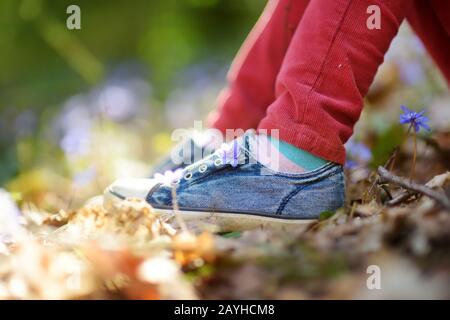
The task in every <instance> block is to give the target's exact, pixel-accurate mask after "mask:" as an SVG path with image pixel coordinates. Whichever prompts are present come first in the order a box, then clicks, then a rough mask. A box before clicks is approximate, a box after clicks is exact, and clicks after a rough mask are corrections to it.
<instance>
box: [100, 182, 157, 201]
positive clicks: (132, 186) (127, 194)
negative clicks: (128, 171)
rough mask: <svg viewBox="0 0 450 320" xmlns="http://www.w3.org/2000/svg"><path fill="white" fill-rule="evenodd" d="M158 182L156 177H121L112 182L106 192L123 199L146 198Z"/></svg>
mask: <svg viewBox="0 0 450 320" xmlns="http://www.w3.org/2000/svg"><path fill="white" fill-rule="evenodd" d="M156 184H157V182H156V181H155V180H154V179H119V180H116V181H115V182H114V183H113V184H111V185H110V186H109V187H108V188H107V189H106V190H105V192H109V193H111V194H112V195H114V196H116V197H118V198H121V199H127V198H138V199H145V198H146V197H147V194H148V193H149V191H150V190H151V189H152V188H153V187H154V186H155V185H156Z"/></svg>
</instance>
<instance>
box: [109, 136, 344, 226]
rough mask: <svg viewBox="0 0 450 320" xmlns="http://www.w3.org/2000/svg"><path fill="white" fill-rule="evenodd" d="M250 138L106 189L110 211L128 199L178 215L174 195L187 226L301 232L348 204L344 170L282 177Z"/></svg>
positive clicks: (332, 168) (325, 168)
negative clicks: (163, 172) (261, 157)
mask: <svg viewBox="0 0 450 320" xmlns="http://www.w3.org/2000/svg"><path fill="white" fill-rule="evenodd" d="M252 135H253V133H246V134H245V135H244V136H242V137H241V138H239V139H237V140H233V141H232V142H231V143H230V144H227V145H225V147H222V148H220V149H219V150H217V151H216V152H214V153H213V154H211V155H210V156H207V157H206V158H204V159H202V160H200V161H198V162H196V163H194V164H192V165H189V166H187V167H186V168H184V169H179V170H177V171H175V172H171V173H170V174H166V175H165V176H162V175H160V176H157V177H156V178H155V179H121V180H117V181H116V182H114V183H113V184H111V185H110V186H109V187H108V188H106V190H105V193H104V204H105V207H107V208H108V207H110V206H112V205H113V204H114V201H120V200H125V199H128V198H140V199H145V200H146V201H147V202H148V203H149V204H150V205H151V206H152V207H153V208H154V210H155V212H157V213H161V214H166V213H172V212H173V204H174V202H173V199H172V194H173V193H172V190H173V188H174V189H175V191H176V200H177V204H178V207H179V212H180V214H181V216H182V218H183V219H184V220H186V221H188V220H191V219H200V220H205V221H207V222H209V223H214V224H215V225H217V226H218V227H219V230H220V231H230V230H245V229H252V228H257V227H261V226H263V227H265V226H271V227H282V228H284V227H290V226H294V227H298V226H300V225H305V224H308V223H310V222H312V221H315V220H316V219H318V217H319V214H320V213H321V212H323V211H335V210H336V209H338V208H340V207H342V206H343V204H344V197H345V191H344V190H345V188H344V175H343V170H342V167H341V166H340V165H337V164H335V163H327V164H325V165H323V166H322V167H320V168H318V169H315V170H313V171H308V172H305V173H299V174H290V173H281V172H276V171H273V170H271V169H270V168H268V167H266V166H264V165H263V164H261V163H260V162H258V161H257V160H256V158H255V156H254V154H255V153H254V152H252V150H251V147H250V141H251V139H252Z"/></svg>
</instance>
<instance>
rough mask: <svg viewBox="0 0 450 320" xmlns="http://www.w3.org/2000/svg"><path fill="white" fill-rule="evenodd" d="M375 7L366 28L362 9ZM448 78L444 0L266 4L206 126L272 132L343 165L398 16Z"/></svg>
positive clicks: (449, 4) (449, 28) (448, 19)
mask: <svg viewBox="0 0 450 320" xmlns="http://www.w3.org/2000/svg"><path fill="white" fill-rule="evenodd" d="M370 5H378V6H379V8H380V9H381V28H380V29H372V30H370V29H369V28H368V27H367V24H366V22H367V19H368V17H369V16H370V13H367V8H368V6H370ZM405 18H406V19H407V20H408V21H409V23H410V24H411V26H412V28H413V29H414V30H415V31H416V33H417V34H418V35H419V36H420V38H421V39H422V41H423V43H424V45H425V46H426V47H427V49H428V51H429V53H430V54H431V56H432V57H433V59H434V60H435V62H436V63H437V65H438V66H439V67H440V69H441V70H442V73H443V74H444V76H445V77H446V79H447V80H448V81H450V1H449V0H273V1H269V3H268V4H267V6H266V8H265V10H264V12H263V14H262V15H261V17H260V19H259V20H258V22H257V24H256V25H255V27H254V29H253V30H252V32H251V33H250V35H249V36H248V38H247V40H246V41H245V42H244V44H243V46H242V48H241V49H240V51H239V53H238V55H237V57H236V58H235V61H234V62H233V65H232V67H231V69H230V72H229V75H228V81H229V86H228V87H227V88H226V89H224V90H223V92H222V93H221V94H220V96H219V100H218V108H217V110H216V111H215V112H214V113H213V114H211V116H210V120H211V125H212V126H213V127H215V128H217V129H219V130H221V131H223V132H224V131H225V130H226V129H237V128H242V129H249V128H258V129H268V130H269V132H270V129H279V137H280V139H281V140H284V141H286V142H288V143H290V144H293V145H295V146H297V147H299V148H301V149H303V150H306V151H309V152H310V153H312V154H314V155H316V156H318V157H321V158H323V159H326V160H330V161H334V162H337V163H341V164H343V163H344V161H345V149H344V146H343V145H344V143H345V142H346V141H347V140H348V138H349V137H350V136H351V135H352V133H353V127H354V124H355V123H356V121H357V120H358V118H359V116H360V114H361V109H362V106H363V98H364V96H365V95H366V94H367V91H368V89H369V86H370V84H371V83H372V81H373V78H374V76H375V73H376V71H377V69H378V67H379V65H380V64H381V63H382V62H383V57H384V54H385V52H386V51H387V50H388V48H389V45H390V43H391V41H392V39H393V38H394V37H395V35H396V34H397V31H398V28H399V26H400V24H401V23H402V21H403V20H404V19H405Z"/></svg>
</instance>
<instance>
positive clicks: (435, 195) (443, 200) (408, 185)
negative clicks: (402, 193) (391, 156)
mask: <svg viewBox="0 0 450 320" xmlns="http://www.w3.org/2000/svg"><path fill="white" fill-rule="evenodd" d="M378 174H379V175H380V178H381V179H380V180H381V182H390V183H393V184H396V185H398V186H401V187H403V188H405V189H408V190H412V191H415V192H418V193H421V194H424V195H426V196H428V197H430V198H431V199H434V200H436V202H438V203H439V204H440V205H442V206H443V207H445V208H446V209H448V210H450V200H449V199H448V198H447V196H446V195H445V194H443V193H441V192H437V191H434V190H433V189H431V188H429V187H427V186H424V185H421V184H417V183H414V182H412V181H409V180H408V179H406V178H403V177H399V176H395V175H393V174H392V173H390V172H389V171H387V170H386V169H385V168H383V167H381V166H380V167H378Z"/></svg>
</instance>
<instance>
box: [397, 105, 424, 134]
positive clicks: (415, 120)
mask: <svg viewBox="0 0 450 320" xmlns="http://www.w3.org/2000/svg"><path fill="white" fill-rule="evenodd" d="M400 108H401V109H402V110H403V114H401V115H400V120H399V122H400V123H401V124H407V123H409V124H410V125H411V126H413V127H414V131H415V132H418V131H419V130H420V128H424V129H425V130H428V131H430V130H431V129H430V127H429V126H428V124H427V122H428V121H429V120H428V118H427V117H425V116H424V113H425V110H422V111H420V112H415V111H412V110H410V109H408V108H407V107H406V106H400Z"/></svg>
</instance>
